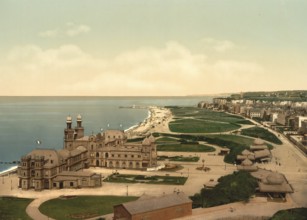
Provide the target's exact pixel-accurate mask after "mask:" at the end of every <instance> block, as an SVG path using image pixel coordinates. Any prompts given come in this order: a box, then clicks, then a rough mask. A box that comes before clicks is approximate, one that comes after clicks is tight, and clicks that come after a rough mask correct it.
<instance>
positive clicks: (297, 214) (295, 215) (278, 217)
mask: <svg viewBox="0 0 307 220" xmlns="http://www.w3.org/2000/svg"><path fill="white" fill-rule="evenodd" d="M306 219H307V208H294V209H287V210H280V211H278V212H276V213H275V214H274V215H273V216H272V218H270V219H269V220H306Z"/></svg>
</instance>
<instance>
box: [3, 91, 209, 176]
mask: <svg viewBox="0 0 307 220" xmlns="http://www.w3.org/2000/svg"><path fill="white" fill-rule="evenodd" d="M202 100H208V101H210V100H211V98H210V97H163V98H161V97H158V98H157V97H0V162H1V163H0V171H3V170H6V169H8V168H10V167H12V166H14V165H16V164H9V163H8V162H12V161H17V160H19V159H20V157H21V156H22V155H25V154H27V153H29V152H30V151H31V150H33V149H35V148H36V147H38V146H37V144H36V141H37V140H40V141H41V145H40V146H39V147H40V148H53V149H61V148H62V147H63V136H64V135H63V131H64V128H65V126H66V117H67V116H68V115H71V116H72V117H73V120H74V122H73V123H74V126H75V125H76V116H77V115H78V114H81V115H82V119H83V127H84V128H85V134H91V133H92V132H94V133H98V132H99V131H100V129H101V128H102V129H108V124H109V128H110V129H128V128H130V127H131V126H133V125H136V124H138V123H139V122H142V121H143V120H144V119H145V118H146V117H148V110H146V109H130V108H119V107H120V106H132V105H139V106H149V105H156V106H169V105H180V106H195V105H197V103H198V102H199V101H202ZM120 125H121V126H120Z"/></svg>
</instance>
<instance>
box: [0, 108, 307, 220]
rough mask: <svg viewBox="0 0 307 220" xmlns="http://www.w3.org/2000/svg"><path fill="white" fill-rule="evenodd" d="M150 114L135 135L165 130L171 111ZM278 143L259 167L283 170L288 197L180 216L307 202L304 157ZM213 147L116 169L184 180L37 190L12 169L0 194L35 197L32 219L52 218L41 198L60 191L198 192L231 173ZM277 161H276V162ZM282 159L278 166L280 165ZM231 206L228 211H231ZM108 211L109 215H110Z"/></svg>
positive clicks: (251, 211) (255, 212) (268, 211)
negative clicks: (22, 183)
mask: <svg viewBox="0 0 307 220" xmlns="http://www.w3.org/2000/svg"><path fill="white" fill-rule="evenodd" d="M150 111H151V117H150V118H148V119H146V121H145V122H143V123H141V124H140V126H138V127H136V128H134V129H132V130H130V131H129V132H130V134H131V135H133V136H135V137H137V136H138V135H144V134H149V133H153V132H169V128H168V123H169V122H170V121H171V120H172V115H171V112H170V111H169V110H168V109H164V108H158V107H151V109H150ZM281 140H282V142H283V144H282V145H274V149H273V150H272V154H273V160H272V162H270V163H268V164H258V166H259V167H261V168H264V169H267V170H272V171H278V172H281V173H283V174H285V175H286V177H287V179H288V180H289V182H290V184H291V185H292V186H293V188H294V193H293V194H290V195H288V199H287V202H285V203H275V202H268V201H267V200H266V198H253V199H252V200H251V202H249V203H235V204H228V205H225V206H219V207H214V208H209V209H208V208H206V209H195V210H193V215H192V216H189V218H183V219H203V218H204V216H205V217H206V219H222V217H225V216H229V217H234V216H243V215H248V216H259V213H261V215H263V216H271V215H273V214H274V213H275V212H276V211H278V210H280V209H287V208H293V207H302V206H305V207H306V206H307V201H306V196H307V189H306V185H307V160H306V157H304V156H303V155H302V154H301V152H299V151H298V149H296V148H295V147H294V146H293V145H292V143H290V142H289V141H287V140H286V139H284V138H281ZM213 147H215V148H216V149H217V152H214V153H212V152H211V153H190V152H158V155H166V156H176V155H178V156H180V155H183V156H199V157H200V160H199V162H189V163H182V162H180V163H179V162H173V163H179V164H180V165H182V166H183V169H181V170H178V171H176V172H166V171H152V172H147V171H131V170H126V169H123V170H117V171H118V172H119V173H121V174H131V173H133V174H140V175H171V176H186V177H188V180H187V182H186V183H185V185H182V186H181V185H179V186H177V185H176V186H174V185H150V184H142V183H138V184H121V183H116V184H114V183H107V182H103V184H102V187H99V188H89V189H86V188H83V189H61V190H43V191H41V192H36V191H33V190H29V191H23V190H21V189H19V188H18V177H17V175H16V174H12V175H9V176H2V177H1V179H0V195H1V196H16V197H24V198H34V201H33V202H32V203H30V205H29V206H28V208H27V210H26V211H27V213H28V214H29V216H31V218H33V219H37V220H41V219H51V218H48V217H47V216H44V215H42V214H41V213H40V212H39V210H38V207H39V206H40V205H41V204H42V203H43V202H45V201H47V200H49V199H53V198H57V197H59V196H62V195H65V196H67V195H119V196H125V195H127V194H128V195H133V196H141V195H143V194H147V195H153V196H159V195H163V194H164V193H166V194H167V193H172V192H174V191H178V190H179V191H182V192H184V193H185V194H187V195H193V194H195V193H198V192H199V191H200V189H201V188H202V187H203V185H204V184H205V183H206V182H208V181H210V180H212V179H213V180H217V179H218V178H219V177H221V176H224V175H227V174H230V173H233V172H234V171H235V170H236V166H234V165H229V164H225V163H224V162H223V157H222V156H219V155H218V154H217V153H218V150H219V147H217V146H213ZM202 160H204V161H205V162H204V163H205V166H206V167H209V168H210V171H209V172H204V171H200V170H197V169H196V168H197V167H199V166H201V165H202ZM276 162H278V163H276ZM279 164H280V165H279ZM89 171H91V172H96V173H101V174H102V176H103V178H106V177H107V176H108V175H110V174H112V172H114V170H112V169H106V168H90V169H89ZM230 210H232V211H230ZM110 217H111V215H108V217H107V219H110Z"/></svg>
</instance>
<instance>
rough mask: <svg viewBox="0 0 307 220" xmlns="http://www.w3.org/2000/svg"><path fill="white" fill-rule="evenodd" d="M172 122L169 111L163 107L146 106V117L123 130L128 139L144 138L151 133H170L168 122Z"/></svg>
mask: <svg viewBox="0 0 307 220" xmlns="http://www.w3.org/2000/svg"><path fill="white" fill-rule="evenodd" d="M170 120H172V114H171V111H170V110H169V109H167V108H164V107H158V106H148V117H147V118H146V119H145V120H144V121H143V122H140V123H139V124H137V125H135V126H132V127H131V128H129V129H127V130H125V133H126V135H127V137H128V138H130V139H132V138H140V137H146V136H148V135H150V134H151V133H153V132H170V131H169V128H168V122H169V121H170Z"/></svg>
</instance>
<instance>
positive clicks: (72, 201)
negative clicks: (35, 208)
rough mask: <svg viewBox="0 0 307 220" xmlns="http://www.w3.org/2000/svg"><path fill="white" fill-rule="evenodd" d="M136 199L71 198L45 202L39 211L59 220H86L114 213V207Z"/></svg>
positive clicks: (112, 197) (125, 197)
mask: <svg viewBox="0 0 307 220" xmlns="http://www.w3.org/2000/svg"><path fill="white" fill-rule="evenodd" d="M136 199H137V197H134V196H71V197H67V198H66V199H65V198H57V199H52V200H49V201H47V202H44V203H43V204H42V205H41V206H40V207H39V210H40V211H41V212H42V213H43V214H45V215H47V216H50V217H51V218H54V219H57V220H66V219H67V220H68V219H74V220H75V219H86V218H92V217H95V216H100V215H105V214H108V213H112V212H113V206H114V205H117V204H121V203H124V202H129V201H134V200H136ZM97 204H99V205H97Z"/></svg>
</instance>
